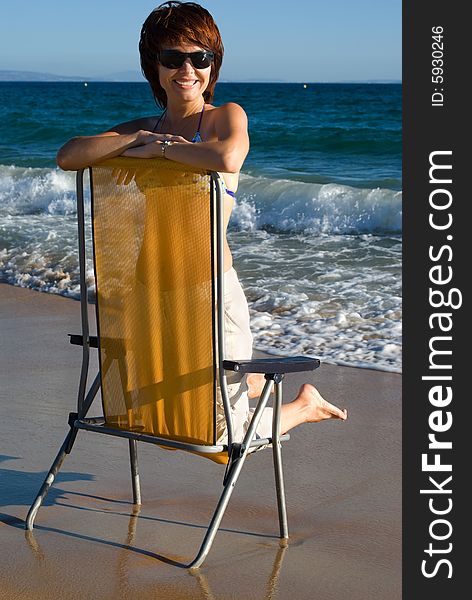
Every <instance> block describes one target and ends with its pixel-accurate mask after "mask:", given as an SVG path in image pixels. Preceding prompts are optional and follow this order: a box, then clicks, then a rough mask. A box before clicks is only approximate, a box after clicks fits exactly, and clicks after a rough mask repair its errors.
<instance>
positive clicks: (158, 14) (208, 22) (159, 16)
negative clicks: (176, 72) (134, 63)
mask: <svg viewBox="0 0 472 600" xmlns="http://www.w3.org/2000/svg"><path fill="white" fill-rule="evenodd" d="M178 44H191V45H195V46H200V47H201V48H203V49H204V50H211V51H212V52H213V53H214V55H215V58H214V60H213V63H212V65H211V74H210V82H209V84H208V87H207V89H206V90H205V91H204V93H203V98H204V100H205V102H211V101H212V99H213V94H214V91H215V85H216V82H217V80H218V75H219V72H220V67H221V63H222V62H223V52H224V47H223V42H222V40H221V35H220V32H219V30H218V27H217V26H216V23H215V21H214V20H213V17H212V16H211V15H210V13H209V12H208V11H207V10H206V9H205V8H203V7H202V6H200V5H199V4H196V3H195V2H177V1H172V2H164V3H163V4H161V5H160V6H158V7H157V8H155V9H154V10H153V11H152V13H151V14H150V15H149V16H148V18H147V19H146V20H145V21H144V24H143V26H142V29H141V37H140V40H139V54H140V57H141V69H142V72H143V75H144V77H145V78H146V79H147V80H148V82H149V84H150V86H151V89H152V93H153V94H154V98H155V99H156V102H157V103H158V104H159V106H161V107H163V108H164V107H166V106H167V94H166V93H165V91H164V89H163V87H162V86H161V84H160V82H159V73H158V70H157V64H158V53H159V51H160V50H161V49H162V48H164V47H166V46H172V45H178Z"/></svg>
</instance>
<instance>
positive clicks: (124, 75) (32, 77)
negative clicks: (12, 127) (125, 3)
mask: <svg viewBox="0 0 472 600" xmlns="http://www.w3.org/2000/svg"><path fill="white" fill-rule="evenodd" d="M0 81H8V82H25V83H27V82H44V83H47V82H61V81H64V82H74V81H78V82H95V83H100V82H104V83H106V82H115V83H119V82H121V83H128V82H129V83H140V82H141V83H145V82H146V80H145V79H144V77H143V76H142V75H141V73H139V72H138V71H136V72H135V71H122V72H120V73H112V74H110V75H103V76H101V77H87V76H77V75H55V74H53V73H41V72H38V71H14V70H0ZM220 82H221V83H363V84H367V83H372V84H382V83H384V84H401V80H400V79H365V80H361V79H359V80H345V81H315V82H313V81H305V82H304V81H288V80H282V79H277V80H276V79H220Z"/></svg>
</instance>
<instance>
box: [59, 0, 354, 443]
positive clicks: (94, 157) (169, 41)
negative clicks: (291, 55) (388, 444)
mask: <svg viewBox="0 0 472 600" xmlns="http://www.w3.org/2000/svg"><path fill="white" fill-rule="evenodd" d="M139 51H140V56H141V66H142V70H143V73H144V75H145V77H146V79H147V80H148V82H149V83H150V85H151V88H152V91H153V94H154V97H155V99H156V101H157V103H158V104H159V105H160V106H161V107H162V108H164V109H165V110H164V112H163V113H162V114H161V115H160V116H159V117H155V116H152V117H143V118H141V119H135V120H133V121H129V122H126V123H121V124H120V125H117V126H115V127H113V128H112V129H110V130H108V131H106V132H105V133H102V134H99V135H95V136H87V137H77V138H73V139H72V140H70V141H69V142H67V143H66V144H65V145H64V146H63V147H62V148H61V149H60V150H59V152H58V155H57V163H58V165H59V166H60V167H61V168H62V169H65V170H77V169H81V168H84V167H86V166H89V165H93V164H94V163H96V162H98V161H100V160H104V159H106V158H112V157H115V156H128V157H136V158H153V157H165V158H166V159H168V160H175V161H177V162H180V163H184V164H188V165H191V166H194V167H201V168H204V169H209V170H212V171H218V172H220V174H221V176H222V179H223V182H224V187H225V198H224V204H225V211H224V215H225V219H224V220H225V228H226V227H227V225H228V221H229V218H230V215H231V210H232V208H233V204H234V195H235V192H236V190H237V187H238V179H239V172H240V170H241V167H242V165H243V163H244V160H245V158H246V156H247V153H248V151H249V137H248V130H247V117H246V114H245V112H244V110H243V109H242V108H241V107H240V106H239V105H237V104H235V103H232V102H229V103H227V104H224V105H222V106H219V107H216V106H213V105H212V104H210V102H211V101H212V98H213V93H214V89H215V84H216V81H217V79H218V74H219V70H220V67H221V63H222V59H223V43H222V41H221V36H220V33H219V31H218V28H217V26H216V24H215V22H214V21H213V18H212V16H211V15H210V13H209V12H208V11H207V10H205V9H204V8H203V7H201V6H199V5H198V4H195V3H193V2H165V3H164V4H161V5H160V6H159V7H158V8H157V9H155V10H154V11H153V12H152V13H151V14H150V15H149V17H148V18H147V19H146V21H145V23H144V25H143V27H142V30H141V39H140V43H139ZM232 264H233V263H232V256H231V251H230V248H229V246H228V243H227V241H225V254H224V270H225V290H226V294H225V330H226V348H225V356H226V358H227V359H231V358H233V359H240V358H250V356H251V354H252V336H251V333H250V329H249V311H248V307H247V302H246V298H245V296H244V292H243V290H242V288H241V285H240V283H239V281H238V278H237V275H236V272H235V270H234V269H233V267H232ZM263 383H264V379H263V376H262V375H256V374H254V375H249V376H248V377H247V378H243V379H242V380H241V379H240V380H239V381H237V382H235V383H231V382H230V385H229V391H230V400H231V405H232V409H233V420H234V430H235V439H236V440H238V439H239V438H242V436H243V435H244V432H245V430H246V428H247V425H248V423H249V421H250V417H251V411H250V409H249V402H248V397H255V396H258V395H259V392H260V391H261V389H262V385H263ZM330 418H338V419H346V418H347V412H346V411H345V410H341V409H339V408H337V407H336V406H333V405H332V404H330V403H329V402H326V401H325V400H324V399H323V398H322V397H321V395H320V394H319V392H318V391H317V389H316V388H315V387H314V386H312V385H310V384H304V385H302V386H301V388H300V390H299V393H298V396H297V397H296V398H295V399H294V400H293V401H292V402H290V403H288V404H285V405H284V406H283V407H282V411H281V432H282V433H286V432H288V431H289V430H290V429H292V428H293V427H295V426H296V425H299V424H301V423H306V422H318V421H322V420H324V419H330ZM271 427H272V415H271V409H266V410H265V414H264V415H263V418H262V419H261V423H260V425H259V428H258V431H257V435H258V437H270V435H271ZM222 436H224V432H223V431H222ZM219 441H220V442H221V441H223V437H222V438H220V440H219Z"/></svg>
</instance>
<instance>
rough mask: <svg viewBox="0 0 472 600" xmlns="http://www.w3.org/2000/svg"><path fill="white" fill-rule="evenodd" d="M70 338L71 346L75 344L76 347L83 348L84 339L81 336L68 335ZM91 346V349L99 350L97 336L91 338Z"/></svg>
mask: <svg viewBox="0 0 472 600" xmlns="http://www.w3.org/2000/svg"><path fill="white" fill-rule="evenodd" d="M67 335H68V336H69V338H70V339H69V342H70V343H71V344H74V346H83V345H84V339H83V337H82V336H81V335H78V334H76V333H68V334H67ZM89 342H90V343H89V346H90V347H91V348H98V338H97V336H96V335H91V336H89Z"/></svg>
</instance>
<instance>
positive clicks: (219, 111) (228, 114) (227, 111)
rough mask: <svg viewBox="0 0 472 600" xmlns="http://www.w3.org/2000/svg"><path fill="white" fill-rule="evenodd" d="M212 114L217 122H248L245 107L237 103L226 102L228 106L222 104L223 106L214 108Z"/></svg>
mask: <svg viewBox="0 0 472 600" xmlns="http://www.w3.org/2000/svg"><path fill="white" fill-rule="evenodd" d="M211 114H212V117H213V118H214V119H216V120H227V119H230V120H236V121H241V122H244V121H247V116H246V113H245V112H244V109H243V107H242V106H240V105H239V104H236V102H226V104H222V105H221V106H213V107H212V111H211Z"/></svg>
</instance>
